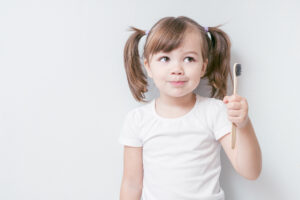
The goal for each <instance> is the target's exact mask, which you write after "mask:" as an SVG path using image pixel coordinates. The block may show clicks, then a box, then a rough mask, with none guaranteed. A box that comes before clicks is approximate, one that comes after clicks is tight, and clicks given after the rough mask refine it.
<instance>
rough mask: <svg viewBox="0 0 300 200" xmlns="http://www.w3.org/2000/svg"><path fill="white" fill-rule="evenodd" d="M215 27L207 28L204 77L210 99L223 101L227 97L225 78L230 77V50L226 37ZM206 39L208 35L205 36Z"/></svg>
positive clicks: (228, 40)
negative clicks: (206, 80) (206, 62)
mask: <svg viewBox="0 0 300 200" xmlns="http://www.w3.org/2000/svg"><path fill="white" fill-rule="evenodd" d="M218 27H219V26H217V27H209V29H208V32H209V34H210V39H207V41H209V54H208V66H207V72H206V77H207V78H208V81H209V84H210V85H211V86H212V91H211V97H215V98H217V99H223V98H224V96H226V95H227V77H228V74H229V75H230V78H231V81H232V76H231V73H230V48H231V42H230V39H229V37H228V35H227V34H226V33H225V32H224V31H222V30H221V29H219V28H218ZM206 36H207V38H208V35H206Z"/></svg>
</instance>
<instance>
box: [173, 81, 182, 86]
mask: <svg viewBox="0 0 300 200" xmlns="http://www.w3.org/2000/svg"><path fill="white" fill-rule="evenodd" d="M185 82H186V81H170V83H171V84H172V85H174V86H181V85H184V84H185Z"/></svg>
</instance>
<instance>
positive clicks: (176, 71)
mask: <svg viewBox="0 0 300 200" xmlns="http://www.w3.org/2000/svg"><path fill="white" fill-rule="evenodd" d="M171 74H172V75H183V74H184V71H183V68H182V65H181V64H180V63H175V64H174V67H173V68H172V73H171Z"/></svg>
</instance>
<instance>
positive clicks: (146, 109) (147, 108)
mask: <svg viewBox="0 0 300 200" xmlns="http://www.w3.org/2000/svg"><path fill="white" fill-rule="evenodd" d="M151 104H152V101H149V102H147V103H143V104H141V105H138V106H136V107H134V108H132V109H131V110H129V111H128V112H127V113H126V116H125V118H126V120H130V121H131V122H139V124H141V122H142V121H143V119H145V117H146V116H147V115H149V114H151Z"/></svg>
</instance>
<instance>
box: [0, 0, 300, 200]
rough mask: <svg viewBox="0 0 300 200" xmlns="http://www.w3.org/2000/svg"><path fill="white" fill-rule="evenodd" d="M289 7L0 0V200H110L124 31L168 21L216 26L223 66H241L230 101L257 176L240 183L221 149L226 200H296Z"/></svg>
mask: <svg viewBox="0 0 300 200" xmlns="http://www.w3.org/2000/svg"><path fill="white" fill-rule="evenodd" d="M299 8H300V3H299V1H296V0H294V1H291V0H289V1H258V0H251V1H250V0H248V1H238V0H234V1H233V0H231V1H226V2H225V1H217V0H212V1H200V0H199V1H183V0H182V1H179V0H176V1H175V0H168V1H159V0H151V1H138V0H135V1H133V0H132V1H121V0H120V1H113V0H109V1H108V0H107V1H96V0H94V1H83V0H81V1H79V0H74V1H66V0H65V1H62V0H52V1H35V0H32V1H29V0H26V1H25V0H10V1H1V2H0V199H3V200H4V199H5V200H19V199H22V200H35V199H43V200H47V199H49V200H52V199H56V200H63V199H72V200H77V199H78V200H79V199H89V200H93V199H109V200H110V199H111V200H113V199H118V198H119V190H120V183H121V176H122V170H123V168H122V167H123V147H122V146H121V145H120V144H118V142H117V138H118V136H119V131H120V126H121V124H122V122H123V119H124V116H125V114H126V113H127V111H129V110H130V109H132V108H134V107H136V106H139V105H140V104H139V103H138V102H135V100H134V99H133V97H132V96H131V93H130V90H129V87H128V84H127V80H126V75H125V70H124V66H123V47H124V44H125V42H126V40H127V38H128V36H129V34H130V33H129V32H128V31H127V29H128V26H131V25H133V26H136V27H138V28H141V29H150V28H151V27H152V26H153V25H154V23H155V22H156V21H157V20H159V19H160V18H162V17H165V16H180V15H185V16H188V17H191V18H193V19H194V20H196V21H198V22H199V23H200V24H201V25H203V26H215V25H218V24H221V23H227V24H226V25H224V26H223V27H222V29H223V30H224V31H226V32H227V33H228V34H229V36H230V38H231V41H232V59H231V60H232V63H234V62H240V63H242V67H243V68H242V76H241V77H240V78H239V83H240V85H239V88H238V93H239V94H240V95H241V96H244V97H246V98H247V100H248V103H249V115H250V118H251V120H252V122H253V125H254V128H255V130H256V134H257V138H258V140H259V143H260V145H261V149H262V154H263V170H262V173H261V176H260V177H259V179H258V180H256V181H249V180H246V179H244V178H243V177H241V176H240V175H238V174H237V173H236V172H235V171H234V170H233V168H232V166H231V165H230V163H229V160H228V159H227V157H226V155H225V153H224V152H223V150H222V164H223V170H222V174H221V184H222V187H223V188H224V190H225V194H226V199H230V200H240V199H243V200H253V199H256V200H266V199H272V200H282V199H288V200H296V199H300V194H299V193H300V192H299V181H300V156H299V152H300V145H299V144H300V143H299V140H300V135H299V130H300V129H299V128H300V125H299V124H300V123H299V122H298V119H299V117H300V115H299V111H300V110H299V106H298V100H299V97H300V95H299V92H298V90H299V85H300V80H299V78H298V77H299V72H300V70H299V63H300V57H299V55H297V54H299V52H300V39H299V35H300V28H299V27H300V26H299V25H300V23H299V19H300V13H299V12H298V11H299ZM143 41H144V40H143V39H142V41H141V42H143ZM141 44H142V43H141ZM202 87H204V86H202ZM200 90H202V89H201V86H200ZM154 91H155V90H151V92H150V93H149V94H147V95H149V98H150V97H151V96H153V94H155V92H154Z"/></svg>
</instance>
